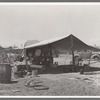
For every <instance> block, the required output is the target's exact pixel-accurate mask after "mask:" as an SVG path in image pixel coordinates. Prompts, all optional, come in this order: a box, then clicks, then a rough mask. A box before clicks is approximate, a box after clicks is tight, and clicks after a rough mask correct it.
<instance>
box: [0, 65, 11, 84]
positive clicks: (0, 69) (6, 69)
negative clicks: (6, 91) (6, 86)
mask: <svg viewBox="0 0 100 100" xmlns="http://www.w3.org/2000/svg"><path fill="white" fill-rule="evenodd" d="M9 82H11V66H10V64H8V63H2V64H0V83H9Z"/></svg>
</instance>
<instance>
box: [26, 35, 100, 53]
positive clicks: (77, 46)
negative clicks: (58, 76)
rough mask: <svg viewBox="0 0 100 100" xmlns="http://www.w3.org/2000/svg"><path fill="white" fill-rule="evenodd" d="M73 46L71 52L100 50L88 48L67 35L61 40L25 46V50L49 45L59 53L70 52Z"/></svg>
mask: <svg viewBox="0 0 100 100" xmlns="http://www.w3.org/2000/svg"><path fill="white" fill-rule="evenodd" d="M72 44H73V50H93V51H100V49H97V48H95V47H92V46H89V45H87V44H85V43H84V42H82V41H81V40H80V39H78V38H77V37H75V36H74V35H72V34H71V35H69V36H67V37H61V38H54V39H50V40H44V41H41V42H39V43H36V44H33V45H29V46H25V48H26V49H30V48H36V47H43V46H45V45H51V46H52V48H54V49H56V50H59V51H64V52H66V51H70V50H71V48H72Z"/></svg>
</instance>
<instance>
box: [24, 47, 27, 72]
mask: <svg viewBox="0 0 100 100" xmlns="http://www.w3.org/2000/svg"><path fill="white" fill-rule="evenodd" d="M24 55H25V65H26V70H27V72H28V64H27V55H26V48H24Z"/></svg>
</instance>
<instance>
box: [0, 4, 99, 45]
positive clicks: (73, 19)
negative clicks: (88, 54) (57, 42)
mask: <svg viewBox="0 0 100 100" xmlns="http://www.w3.org/2000/svg"><path fill="white" fill-rule="evenodd" d="M70 34H73V35H75V36H76V37H78V38H79V39H81V40H82V41H83V42H85V43H87V44H89V45H97V46H100V3H98V4H96V3H92V4H90V3H89V4H84V3H74V4H73V3H70V4H69V3H46V4H45V3H39V4H35V3H31V4H30V3H18V4H16V3H13V4H10V3H8V4H5V3H4V4H1V3H0V45H1V46H4V47H7V46H13V45H16V46H18V47H21V46H22V45H24V43H25V42H26V41H27V40H34V39H35V40H39V41H42V40H45V39H51V38H55V37H60V36H65V35H66V36H67V35H70Z"/></svg>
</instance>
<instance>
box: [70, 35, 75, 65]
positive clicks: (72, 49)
mask: <svg viewBox="0 0 100 100" xmlns="http://www.w3.org/2000/svg"><path fill="white" fill-rule="evenodd" d="M73 46H74V45H73V37H72V35H71V51H72V65H73V66H74V65H75V59H74V48H73Z"/></svg>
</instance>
